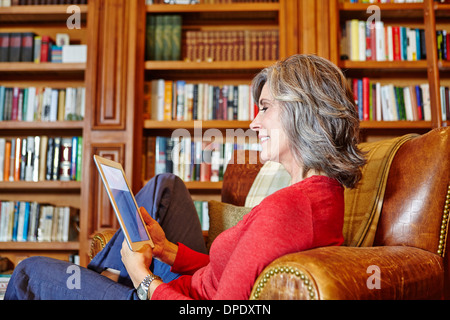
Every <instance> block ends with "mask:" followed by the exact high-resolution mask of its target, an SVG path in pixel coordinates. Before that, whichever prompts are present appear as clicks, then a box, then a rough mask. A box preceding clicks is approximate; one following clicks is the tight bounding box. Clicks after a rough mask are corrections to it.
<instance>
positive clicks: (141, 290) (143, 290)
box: [136, 274, 161, 300]
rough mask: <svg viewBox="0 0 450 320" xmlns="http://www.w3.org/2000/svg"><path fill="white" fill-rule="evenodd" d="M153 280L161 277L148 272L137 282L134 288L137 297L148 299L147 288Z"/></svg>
mask: <svg viewBox="0 0 450 320" xmlns="http://www.w3.org/2000/svg"><path fill="white" fill-rule="evenodd" d="M153 280H161V278H160V277H158V276H156V275H154V274H148V275H147V276H146V277H145V278H144V280H142V282H141V283H140V284H139V286H138V287H137V289H136V291H137V295H138V297H139V299H141V300H148V288H150V284H151V283H152V281H153Z"/></svg>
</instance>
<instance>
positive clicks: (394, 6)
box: [339, 2, 424, 14]
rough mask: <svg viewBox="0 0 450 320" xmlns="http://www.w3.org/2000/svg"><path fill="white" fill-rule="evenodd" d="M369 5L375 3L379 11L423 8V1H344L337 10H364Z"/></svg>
mask: <svg viewBox="0 0 450 320" xmlns="http://www.w3.org/2000/svg"><path fill="white" fill-rule="evenodd" d="M371 5H376V6H377V7H379V8H380V10H381V11H395V10H401V11H403V14H404V11H406V10H423V9H424V5H423V3H349V2H344V3H341V4H340V5H339V10H342V11H366V10H367V8H368V7H369V6H371Z"/></svg>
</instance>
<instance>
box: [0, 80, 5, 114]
mask: <svg viewBox="0 0 450 320" xmlns="http://www.w3.org/2000/svg"><path fill="white" fill-rule="evenodd" d="M5 91H6V88H5V87H4V86H0V121H3V109H4V108H5Z"/></svg>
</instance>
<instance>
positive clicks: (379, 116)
mask: <svg viewBox="0 0 450 320" xmlns="http://www.w3.org/2000/svg"><path fill="white" fill-rule="evenodd" d="M375 86H376V95H377V99H376V100H377V101H376V119H375V120H376V121H383V114H382V108H381V83H379V82H377V83H376V84H375Z"/></svg>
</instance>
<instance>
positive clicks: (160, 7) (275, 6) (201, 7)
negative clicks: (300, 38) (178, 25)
mask: <svg viewBox="0 0 450 320" xmlns="http://www.w3.org/2000/svg"><path fill="white" fill-rule="evenodd" d="M278 10H280V4H279V3H264V2H261V3H233V4H188V5H180V4H178V5H167V4H152V5H147V6H146V11H147V12H149V13H167V12H173V13H175V12H180V13H192V12H255V11H256V12H258V11H259V12H263V11H278Z"/></svg>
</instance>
